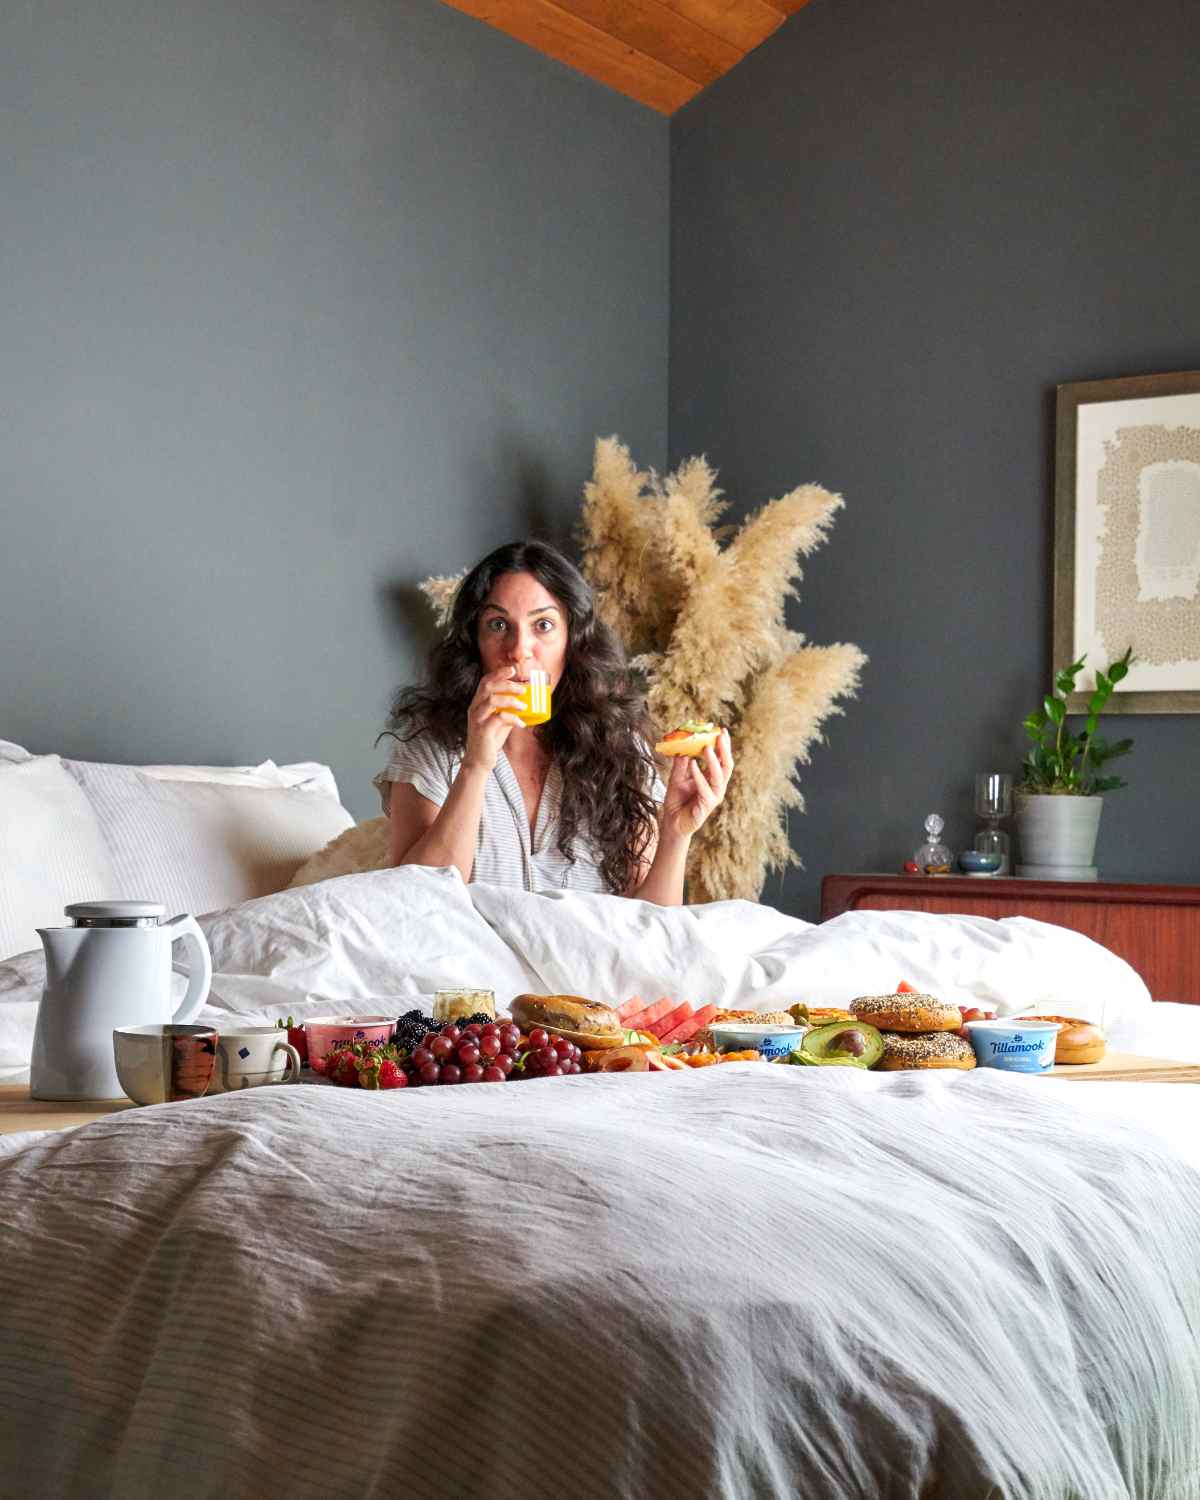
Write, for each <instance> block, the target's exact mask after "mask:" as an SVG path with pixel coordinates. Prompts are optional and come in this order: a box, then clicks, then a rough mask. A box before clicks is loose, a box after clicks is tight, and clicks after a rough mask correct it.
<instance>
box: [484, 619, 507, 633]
mask: <svg viewBox="0 0 1200 1500" xmlns="http://www.w3.org/2000/svg"><path fill="white" fill-rule="evenodd" d="M488 629H489V630H493V631H496V632H499V631H501V630H504V629H505V621H504V620H502V619H501V618H500V616H499V615H493V616H492V618H491V619H490V620H489V621H488Z"/></svg>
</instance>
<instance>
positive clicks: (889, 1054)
mask: <svg viewBox="0 0 1200 1500" xmlns="http://www.w3.org/2000/svg"><path fill="white" fill-rule="evenodd" d="M974 1066H975V1051H974V1048H973V1047H972V1046H971V1044H970V1042H966V1041H964V1040H963V1039H962V1037H960V1036H958V1035H957V1033H955V1032H953V1031H920V1032H914V1031H885V1032H883V1056H882V1057H881V1058H880V1060H879V1068H880V1071H881V1072H884V1073H898V1072H900V1071H901V1070H903V1069H907V1068H964V1069H965V1068H973V1067H974Z"/></svg>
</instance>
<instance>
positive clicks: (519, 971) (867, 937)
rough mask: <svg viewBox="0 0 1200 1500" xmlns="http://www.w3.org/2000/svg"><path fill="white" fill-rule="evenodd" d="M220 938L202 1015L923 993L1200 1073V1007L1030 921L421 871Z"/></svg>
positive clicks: (21, 1004) (8, 1033) (333, 886)
mask: <svg viewBox="0 0 1200 1500" xmlns="http://www.w3.org/2000/svg"><path fill="white" fill-rule="evenodd" d="M202 926H203V927H204V929H205V931H206V933H207V935H208V940H209V943H210V945H211V947H212V953H213V968H214V971H215V972H214V979H213V993H212V997H211V1004H210V1005H209V1007H208V1008H206V1010H205V1011H204V1012H203V1013H202V1014H201V1016H200V1017H199V1019H201V1020H204V1021H211V1022H213V1023H214V1024H216V1025H219V1024H220V1021H221V1019H222V1017H226V1018H227V1017H228V1015H229V1014H230V1013H231V1012H232V1013H236V1014H238V1015H240V1016H242V1017H243V1018H248V1017H253V1018H254V1019H256V1020H260V1019H268V1020H273V1019H275V1018H276V1017H278V1016H282V1015H286V1014H287V1013H288V1012H289V1011H290V1012H291V1013H292V1014H293V1015H295V1016H297V1017H301V1016H315V1015H317V1014H322V1013H329V1012H333V1013H340V1014H345V1013H346V1010H347V1008H350V1009H352V1010H355V1011H359V1012H361V1011H371V1010H378V1009H382V1010H388V1009H391V1008H392V1007H393V1006H394V1005H399V1006H400V1007H401V1008H403V1009H407V1008H409V1007H411V1006H414V1005H418V1004H421V1003H422V1002H426V1003H427V1002H428V1001H430V1000H431V998H432V996H433V992H434V991H435V990H436V989H438V988H439V987H453V986H459V985H468V986H472V987H476V986H482V987H484V988H489V989H493V990H495V992H496V996H497V1000H498V1001H499V1003H500V1004H501V1005H504V1004H507V1003H508V1001H509V1000H510V999H511V998H512V996H513V995H516V994H520V993H521V992H523V991H534V992H538V993H543V994H583V995H588V996H591V997H593V998H595V999H604V1000H610V1001H615V1002H618V1003H619V1002H621V1001H623V1000H627V999H628V998H630V996H632V995H641V996H643V998H645V999H646V1000H647V1001H650V1000H653V999H656V998H658V997H659V996H661V995H674V996H678V997H679V998H680V999H688V1000H692V1001H693V1002H695V1003H697V1004H699V1003H702V1002H704V1001H713V1002H715V1003H717V1004H721V1005H727V1006H735V1007H753V1008H756V1009H759V1010H770V1009H774V1008H776V1007H778V1006H781V1005H784V1006H786V1005H791V1004H793V1003H794V1002H795V1001H796V1000H801V999H802V1000H807V1001H808V1002H810V1003H811V1004H815V1005H845V1004H846V1003H847V1001H848V1000H850V999H852V998H853V997H854V996H855V995H862V994H875V993H880V992H888V991H891V990H893V989H894V988H895V987H896V984H897V983H898V982H899V981H900V980H901V979H907V980H908V982H909V983H910V984H914V985H916V986H918V987H920V988H926V989H928V990H930V991H931V992H932V993H934V994H936V995H939V996H941V997H943V998H944V999H947V1000H950V1001H953V1002H955V1003H957V1004H963V1005H972V1004H974V1005H985V1006H989V1007H993V1008H995V1009H997V1010H999V1011H1000V1012H1001V1013H1011V1012H1013V1011H1018V1010H1029V1009H1032V1010H1041V1011H1046V1012H1050V1013H1057V1014H1067V1015H1073V1016H1082V1017H1086V1018H1088V1019H1092V1020H1096V1021H1099V1022H1101V1023H1102V1024H1103V1025H1104V1026H1105V1027H1106V1029H1107V1031H1108V1033H1109V1038H1110V1042H1111V1044H1112V1046H1113V1047H1114V1048H1118V1049H1122V1050H1126V1051H1144V1052H1148V1053H1149V1054H1150V1055H1159V1056H1182V1057H1185V1058H1188V1057H1194V1058H1197V1059H1200V1006H1170V1007H1163V1006H1152V1005H1151V999H1150V995H1149V993H1148V991H1147V989H1146V987H1145V985H1144V984H1143V983H1142V981H1141V979H1140V978H1139V977H1138V975H1137V974H1136V973H1135V972H1134V971H1133V969H1131V968H1130V966H1129V965H1128V964H1127V963H1125V962H1124V961H1123V960H1122V959H1120V958H1117V957H1116V955H1115V954H1112V953H1109V952H1108V951H1107V950H1106V949H1104V948H1102V947H1100V945H1099V944H1097V943H1094V942H1092V941H1091V940H1090V939H1088V938H1085V937H1083V936H1081V935H1080V934H1078V933H1074V932H1070V931H1068V930H1067V929H1066V928H1062V927H1055V926H1050V925H1048V924H1046V923H1042V922H1034V921H1030V920H1029V919H1027V918H1023V917H1011V918H1005V919H1004V920H1002V921H994V920H991V919H989V918H986V917H955V916H935V915H929V914H923V913H913V912H849V913H847V914H846V915H845V916H841V917H838V918H836V919H834V920H833V921H831V922H826V923H823V924H821V925H813V924H810V923H807V922H801V921H799V920H797V919H796V918H794V917H788V916H785V915H783V913H781V912H778V911H776V910H774V909H773V908H772V907H769V906H759V905H755V904H753V903H751V902H746V901H725V902H714V903H712V904H710V905H707V906H692V907H674V908H666V907H659V906H654V905H652V904H650V903H647V902H641V901H626V900H622V899H620V898H617V897H612V896H596V895H587V894H584V893H579V892H564V893H562V894H561V895H537V896H534V895H530V894H528V893H526V892H524V891H518V890H508V889H503V888H500V887H494V886H484V885H471V886H466V885H464V884H463V883H462V881H461V879H460V878H459V877H458V875H457V873H456V872H454V871H449V870H427V869H420V868H412V867H410V868H405V869H399V870H380V871H376V872H373V873H370V874H365V875H351V876H344V877H342V878H340V879H336V880H328V881H323V882H322V883H320V884H319V885H313V886H305V887H302V888H301V889H299V890H294V891H284V892H282V893H280V894H279V895H275V896H264V897H261V898H260V899H258V900H256V901H247V902H245V903H244V904H243V905H241V906H237V907H233V908H231V909H230V910H229V911H225V912H218V913H216V914H215V915H212V916H209V917H206V918H203V919H202ZM179 951H181V952H182V951H183V950H179ZM42 973H43V964H42V958H41V954H40V953H33V954H27V955H24V956H22V957H20V958H17V959H12V960H9V962H8V963H6V964H0V1074H2V1076H5V1077H7V1078H8V1079H10V1080H12V1079H15V1078H17V1077H20V1076H22V1074H21V1071H20V1070H22V1069H27V1068H28V1063H29V1054H30V1050H31V1046H32V1038H33V1025H34V1019H35V1015H36V1005H37V1000H38V997H39V995H40V993H41V980H42ZM181 992H182V982H181ZM1168 1010H1169V1011H1170V1013H1171V1018H1170V1019H1171V1025H1170V1027H1169V1028H1168V1027H1167V1025H1166V1021H1165V1017H1166V1012H1167V1011H1168ZM1168 1031H1169V1032H1170V1034H1169V1035H1168V1034H1167V1033H1168ZM1147 1042H1149V1043H1150V1044H1152V1045H1153V1051H1151V1047H1150V1046H1148V1045H1146V1044H1147ZM1164 1049H1165V1050H1164ZM5 1070H6V1071H5Z"/></svg>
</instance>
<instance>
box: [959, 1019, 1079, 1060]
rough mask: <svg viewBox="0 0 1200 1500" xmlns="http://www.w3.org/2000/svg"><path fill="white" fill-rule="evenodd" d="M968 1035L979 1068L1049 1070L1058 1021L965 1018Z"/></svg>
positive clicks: (1052, 1057)
mask: <svg viewBox="0 0 1200 1500" xmlns="http://www.w3.org/2000/svg"><path fill="white" fill-rule="evenodd" d="M966 1028H967V1036H968V1037H970V1039H971V1046H972V1047H973V1048H974V1049H975V1062H976V1064H977V1065H978V1066H979V1067H981V1068H1001V1069H1003V1071H1004V1072H1006V1073H1048V1072H1049V1071H1050V1069H1051V1068H1052V1067H1053V1066H1054V1047H1055V1043H1056V1042H1057V1041H1058V1024H1057V1023H1056V1022H1054V1021H1032V1020H1021V1019H1019V1018H1017V1019H1014V1020H1004V1019H1001V1020H998V1021H968V1022H967V1023H966Z"/></svg>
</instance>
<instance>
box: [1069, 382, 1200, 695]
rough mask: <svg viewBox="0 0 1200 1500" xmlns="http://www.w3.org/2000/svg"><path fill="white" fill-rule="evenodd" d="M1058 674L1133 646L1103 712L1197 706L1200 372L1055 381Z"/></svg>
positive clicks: (1086, 682) (1105, 660)
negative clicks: (1083, 660) (1118, 687)
mask: <svg viewBox="0 0 1200 1500" xmlns="http://www.w3.org/2000/svg"><path fill="white" fill-rule="evenodd" d="M1052 613H1053V639H1054V662H1053V666H1054V668H1055V670H1057V669H1058V668H1060V667H1063V666H1066V665H1068V664H1069V663H1072V662H1075V661H1077V660H1078V659H1079V658H1080V657H1081V656H1084V655H1085V654H1086V657H1087V661H1086V663H1085V665H1084V668H1083V670H1082V671H1081V673H1080V674H1079V678H1078V684H1079V691H1078V692H1075V693H1072V694H1071V695H1070V697H1069V699H1068V701H1067V710H1068V712H1070V713H1086V712H1087V705H1088V699H1089V698H1090V696H1091V694H1092V692H1093V690H1094V688H1095V682H1096V678H1095V673H1096V670H1097V669H1099V670H1101V671H1103V669H1104V668H1105V667H1106V666H1107V665H1108V664H1109V662H1113V661H1116V660H1117V658H1118V657H1119V656H1121V655H1122V654H1123V653H1124V651H1125V649H1126V647H1128V646H1132V647H1133V662H1132V665H1131V666H1130V669H1129V675H1128V676H1127V677H1126V678H1125V680H1124V681H1123V682H1122V684H1121V691H1120V692H1116V693H1114V694H1113V695H1112V697H1111V698H1109V700H1108V703H1107V704H1106V706H1105V710H1104V711H1105V713H1106V714H1109V713H1118V714H1120V713H1126V714H1177V713H1191V714H1194V713H1200V370H1185V371H1180V372H1178V373H1176V374H1168V375H1135V376H1129V377H1127V378H1123V379H1118V380H1083V381H1075V382H1072V383H1069V384H1065V385H1060V386H1058V387H1057V399H1056V405H1055V463H1054V603H1053V612H1052Z"/></svg>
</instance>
